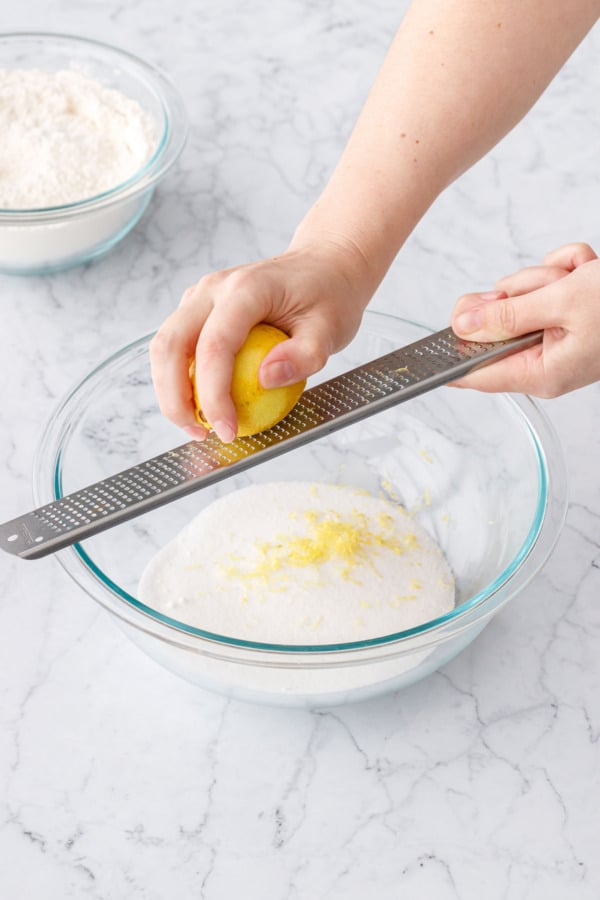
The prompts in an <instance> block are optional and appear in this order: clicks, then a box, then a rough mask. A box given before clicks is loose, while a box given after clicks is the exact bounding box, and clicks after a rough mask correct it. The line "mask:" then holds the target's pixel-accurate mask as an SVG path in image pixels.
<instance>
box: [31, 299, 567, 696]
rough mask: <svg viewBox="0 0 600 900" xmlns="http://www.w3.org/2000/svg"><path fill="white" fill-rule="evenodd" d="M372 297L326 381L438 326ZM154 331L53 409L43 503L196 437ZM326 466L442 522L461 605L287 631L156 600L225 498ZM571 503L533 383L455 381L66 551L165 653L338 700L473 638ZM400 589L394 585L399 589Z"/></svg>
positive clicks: (242, 680) (253, 683)
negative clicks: (353, 635)
mask: <svg viewBox="0 0 600 900" xmlns="http://www.w3.org/2000/svg"><path fill="white" fill-rule="evenodd" d="M427 332H428V329H426V328H424V327H423V326H421V325H418V324H415V323H412V322H408V321H405V320H402V319H398V318H395V317H392V316H388V315H382V314H378V313H372V312H368V313H366V314H365V317H364V319H363V324H362V326H361V329H360V331H359V334H358V335H357V337H356V338H355V339H354V341H353V342H352V343H351V344H350V345H349V346H348V347H347V348H346V349H345V350H343V351H342V352H341V353H338V354H336V356H334V357H333V358H332V359H331V360H330V361H329V363H328V365H327V367H326V369H325V370H324V371H323V372H321V373H319V376H318V377H316V378H315V379H314V382H315V383H316V382H318V381H322V380H325V379H327V378H330V377H333V376H335V375H337V374H340V373H341V372H343V371H345V370H348V369H351V368H354V367H355V366H358V365H361V364H363V363H365V362H367V361H368V360H371V359H374V358H376V357H378V356H382V355H383V354H385V353H388V352H390V351H392V350H394V349H396V348H398V347H401V346H403V345H405V344H408V343H411V342H412V341H415V340H418V339H419V338H422V337H424V336H425V335H426V334H427ZM148 342H149V339H148V338H143V339H141V340H139V341H137V342H135V343H134V344H131V345H129V346H128V347H125V348H124V349H123V350H121V351H120V352H118V353H116V354H115V355H114V356H112V357H110V358H109V359H107V360H106V361H105V362H104V363H102V364H101V365H100V366H99V367H98V368H97V369H95V370H94V371H93V372H91V373H90V374H89V375H88V376H87V377H86V378H85V379H83V381H82V382H81V383H80V384H78V385H77V386H76V387H75V388H74V390H73V391H72V392H71V393H70V394H69V396H68V397H67V398H66V399H65V400H64V402H63V403H62V404H61V405H60V406H59V408H58V410H57V411H56V413H55V414H54V416H53V417H52V419H51V421H50V423H49V425H48V426H47V428H46V430H45V432H44V434H43V436H42V439H41V443H40V447H39V451H38V454H37V460H36V467H35V479H34V480H35V491H36V502H37V503H38V504H40V505H41V504H43V503H47V502H51V501H52V500H54V499H56V498H58V497H60V496H62V495H63V494H65V493H70V492H72V491H74V490H76V489H78V488H80V487H82V486H84V485H85V484H88V483H91V482H93V481H97V480H100V479H101V478H104V477H106V476H108V475H110V474H113V473H114V472H116V471H119V470H121V469H124V468H126V467H128V466H131V465H135V464H136V463H137V462H140V461H142V460H143V459H146V458H148V457H151V456H154V455H156V454H158V453H162V452H164V451H165V450H168V449H170V448H172V447H173V446H175V445H176V444H178V443H181V442H182V441H181V435H180V433H179V432H178V431H177V429H175V428H174V427H173V426H172V425H170V424H169V423H168V422H166V420H164V418H163V417H162V416H161V414H160V412H159V410H158V407H157V405H156V401H155V398H154V392H153V388H152V383H151V379H150V373H149V363H148ZM286 480H289V481H297V480H306V481H324V482H330V483H340V484H346V485H351V486H355V487H357V488H361V489H366V490H368V491H369V492H371V493H373V494H375V495H378V494H383V495H384V496H387V497H389V498H391V499H393V500H395V501H398V502H401V503H402V505H403V506H404V507H405V508H406V509H407V510H409V511H410V512H411V514H412V515H414V517H415V519H416V520H417V521H418V522H419V523H420V524H421V525H423V527H425V528H426V529H427V531H428V532H429V533H430V534H431V535H432V537H433V538H434V539H435V540H436V541H437V542H438V544H439V545H440V547H441V548H442V550H443V551H444V553H445V555H446V557H447V559H448V561H449V563H450V566H451V568H452V570H453V572H454V576H455V579H456V587H457V597H456V608H455V609H453V610H452V611H451V612H450V613H448V614H447V615H444V616H442V617H441V618H439V619H436V620H435V621H433V622H428V623H424V624H423V625H421V626H418V627H416V628H412V629H411V630H409V631H404V632H402V631H398V632H397V633H394V634H388V635H382V636H381V638H377V639H372V640H364V641H360V640H357V641H354V642H351V643H345V644H341V643H340V644H333V645H319V644H316V645H278V644H266V643H262V642H261V641H260V635H256V636H255V638H253V640H242V639H240V638H238V637H236V636H235V635H226V634H213V633H208V632H204V631H202V630H201V629H199V628H193V627H191V626H189V625H186V624H185V623H184V622H179V621H177V620H176V619H173V618H170V617H168V616H166V615H163V614H160V613H158V612H157V611H155V610H152V609H150V608H148V607H145V606H144V605H143V604H142V603H140V601H139V600H138V599H137V596H136V592H137V584H138V580H139V577H140V575H141V573H142V571H143V570H144V568H145V566H146V564H147V563H148V561H149V559H150V558H151V557H152V556H153V555H154V553H155V552H156V551H157V550H158V549H159V548H160V547H162V546H163V545H164V544H165V543H167V542H168V541H169V540H170V539H171V538H172V537H173V536H174V535H175V534H176V533H177V532H179V531H180V530H181V529H182V528H183V527H185V525H187V523H188V522H189V521H190V519H191V518H192V517H193V516H194V515H196V514H197V513H198V512H199V511H200V510H201V509H202V508H204V507H205V506H206V505H207V504H208V503H210V502H211V501H212V500H214V499H215V498H217V497H219V496H221V495H223V494H224V493H226V492H229V491H232V490H235V489H237V488H239V487H241V486H244V485H248V484H260V483H264V482H271V481H286ZM565 509H566V485H565V473H564V465H563V460H562V453H561V449H560V446H559V445H558V443H557V440H556V437H555V434H554V432H553V430H552V428H551V426H550V424H549V423H548V421H547V419H546V417H545V416H544V414H543V413H542V412H541V410H540V409H539V408H538V407H537V405H536V404H535V403H534V402H533V401H532V400H530V399H529V398H527V397H512V396H506V395H489V394H487V395H486V394H481V393H478V392H474V391H467V390H454V389H451V388H440V389H437V390H435V391H431V392H430V393H427V394H424V395H422V396H420V397H417V398H415V399H413V400H410V401H408V402H406V403H402V404H399V405H398V406H396V407H394V408H393V409H391V410H388V411H386V412H383V413H379V414H377V415H375V416H373V417H371V418H369V419H366V420H364V421H362V422H360V423H357V424H355V425H352V426H350V427H348V428H345V429H342V430H341V431H339V432H336V433H335V434H333V435H330V436H329V437H327V438H324V439H320V440H318V441H315V442H314V443H312V444H309V445H306V446H304V447H302V448H300V449H297V450H294V451H291V452H289V453H287V454H284V455H283V456H281V457H279V458H277V459H275V460H272V461H269V462H267V463H264V464H262V465H259V466H256V467H255V468H252V469H249V470H247V471H246V472H244V473H243V474H240V475H238V476H235V477H232V478H229V479H226V480H225V481H223V482H220V483H218V484H216V485H214V486H212V487H207V488H204V489H203V490H201V491H199V492H196V493H195V494H192V495H191V496H188V497H186V498H184V499H182V500H180V501H177V502H174V503H170V504H168V505H167V506H164V507H162V508H160V509H158V510H155V511H153V512H151V513H147V514H145V515H144V516H141V517H139V518H137V519H134V520H132V521H130V522H128V523H125V524H123V525H121V526H118V527H117V528H113V529H110V530H108V531H106V532H104V533H103V534H100V535H97V536H96V537H94V538H91V539H89V540H88V541H86V542H85V545H83V544H82V545H75V546H74V547H72V548H69V549H68V550H65V551H61V552H60V553H59V554H57V559H58V560H59V562H60V564H61V565H62V566H63V568H64V569H65V570H66V571H67V573H68V574H69V575H70V576H71V577H72V578H73V579H74V580H75V581H76V582H77V584H78V585H80V586H81V588H83V590H84V591H86V592H87V593H88V594H89V595H90V596H91V597H93V598H94V599H95V600H96V601H98V602H99V603H100V604H102V605H103V606H104V607H105V608H106V609H107V610H109V611H110V612H111V613H112V615H113V616H114V617H115V620H116V622H117V623H118V624H120V625H121V627H122V628H123V629H124V631H125V632H126V634H127V635H128V636H129V637H130V638H131V639H132V640H133V641H134V642H135V643H136V644H137V645H138V646H139V647H141V648H142V649H143V650H144V651H145V652H146V653H147V654H148V655H149V656H151V657H152V658H153V659H155V660H156V661H157V662H159V663H160V664H161V665H163V666H165V667H166V668H167V669H169V670H170V671H172V672H175V673H176V674H178V675H180V676H181V677H183V678H185V679H187V680H189V681H192V682H194V683H195V684H197V685H199V686H201V687H203V688H206V689H209V690H213V691H218V692H221V693H223V694H226V695H228V696H231V697H237V698H240V699H244V700H249V701H252V702H264V703H271V704H275V705H280V706H282V705H290V706H308V707H323V706H332V705H337V704H340V703H347V702H355V701H358V700H363V699H367V698H370V697H373V696H377V695H379V694H382V693H386V692H389V691H395V690H398V689H400V688H403V687H405V686H406V685H409V684H411V683H413V682H415V681H417V680H418V679H420V678H423V677H424V676H426V675H427V674H429V673H430V672H432V671H434V670H435V669H437V668H439V667H440V666H441V665H443V664H444V663H446V662H447V661H448V660H450V659H451V658H452V657H454V656H455V655H456V654H457V653H459V652H460V651H461V650H462V649H463V648H464V647H465V646H467V645H468V644H469V643H470V642H471V641H472V640H473V639H474V638H475V637H476V636H477V634H479V632H480V631H481V630H482V628H483V627H484V626H485V625H486V624H487V622H489V620H490V619H491V617H492V616H493V615H494V614H495V613H496V612H498V610H499V609H500V608H501V607H502V606H503V605H504V604H505V603H507V602H508V601H509V600H511V599H513V598H514V597H516V596H517V595H518V594H519V593H520V592H521V591H522V590H523V588H524V587H525V586H526V585H527V583H528V582H529V581H530V580H531V578H533V577H534V575H535V574H536V573H537V572H538V571H539V569H540V568H541V566H542V565H543V564H544V563H545V561H546V560H547V558H548V556H549V554H550V552H551V550H552V548H553V546H554V543H555V541H556V538H557V537H558V534H559V531H560V528H561V525H562V523H563V521H564V515H565ZM391 589H392V588H391Z"/></svg>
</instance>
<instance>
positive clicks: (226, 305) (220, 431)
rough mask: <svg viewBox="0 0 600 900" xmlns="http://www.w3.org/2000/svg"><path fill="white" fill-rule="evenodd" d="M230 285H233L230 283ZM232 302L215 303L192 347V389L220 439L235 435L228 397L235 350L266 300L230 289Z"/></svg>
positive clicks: (261, 316)
mask: <svg viewBox="0 0 600 900" xmlns="http://www.w3.org/2000/svg"><path fill="white" fill-rule="evenodd" d="M231 288H232V289H233V286H231ZM231 296H232V297H233V296H235V303H234V302H232V301H229V302H227V301H225V302H222V303H220V304H218V305H215V307H214V309H213V311H212V313H211V315H210V316H209V317H208V319H207V320H206V324H205V326H204V328H203V329H202V331H201V333H200V337H199V339H198V344H197V347H196V390H197V394H198V402H199V405H200V407H201V409H202V413H203V415H204V417H205V418H206V420H207V421H208V422H210V423H211V425H212V427H213V428H214V430H215V432H216V433H217V435H218V436H219V437H220V439H221V440H222V441H223V442H224V443H229V442H230V441H233V440H234V439H235V436H236V434H237V414H236V411H235V406H234V405H233V401H232V399H231V377H232V374H233V363H234V359H235V354H236V353H237V352H238V350H239V349H240V347H241V346H242V344H243V343H244V341H245V340H246V338H247V336H248V333H249V331H250V329H251V328H252V327H253V326H254V325H256V324H258V323H259V322H262V321H264V320H265V315H266V301H265V300H264V299H262V300H261V299H257V298H256V297H255V296H254V294H253V293H249V294H245V293H243V292H242V291H241V290H237V291H236V290H233V293H232V295H231Z"/></svg>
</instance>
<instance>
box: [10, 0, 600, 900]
mask: <svg viewBox="0 0 600 900" xmlns="http://www.w3.org/2000/svg"><path fill="white" fill-rule="evenodd" d="M406 6H407V3H406V0H403V2H402V3H399V4H398V3H392V2H389V0H385V2H384V0H381V2H379V0H378V2H376V4H375V5H373V4H362V3H358V2H356V0H351V2H350V0H347V2H344V3H342V2H341V0H328V2H314V0H282V2H280V3H278V4H273V3H268V2H266V0H256V2H255V3H252V4H241V3H239V2H235V3H234V2H232V0H227V2H223V3H219V4H214V3H213V4H208V3H205V2H201V0H189V2H188V3H186V4H179V5H177V4H175V5H172V7H169V6H168V5H165V4H164V3H162V2H158V0H144V2H141V0H138V2H133V3H127V4H124V3H118V2H113V0H107V2H103V3H100V2H96V0H88V2H85V3H83V2H82V3H76V2H74V0H58V2H56V3H53V4H51V5H48V4H46V3H42V2H41V0H27V2H26V3H25V4H21V5H20V6H18V5H16V4H13V5H11V6H8V7H7V9H5V10H3V22H2V28H3V30H6V31H8V30H20V29H25V28H28V29H33V28H35V29H51V30H63V31H68V32H77V33H81V34H85V35H88V36H92V37H97V38H99V39H104V40H108V41H110V42H115V43H118V44H120V45H121V46H124V47H126V48H128V49H130V50H132V51H133V52H135V53H138V54H140V55H141V56H143V57H145V58H148V59H149V60H152V61H154V62H157V63H159V64H161V65H162V66H163V67H164V68H165V69H166V70H167V71H168V73H169V74H170V75H171V77H172V78H173V79H174V80H175V82H176V83H177V85H178V87H179V88H180V90H181V91H182V93H183V95H184V98H185V101H186V105H187V108H188V112H189V115H190V119H191V123H192V128H191V134H190V141H189V144H188V147H187V149H186V151H185V153H184V155H183V157H182V159H181V162H180V164H179V165H178V166H177V169H176V170H175V171H174V172H173V173H172V174H171V175H170V176H169V177H168V178H167V180H166V181H165V183H164V185H163V186H161V188H160V189H159V191H158V192H157V195H156V197H155V200H154V202H153V204H152V206H151V208H150V210H149V211H148V213H147V214H146V215H145V217H144V218H143V220H142V221H141V222H140V224H139V225H138V227H137V228H136V229H135V230H134V232H133V233H132V234H131V235H130V236H129V237H128V238H127V239H126V240H125V241H124V242H123V243H122V244H121V245H119V246H118V247H117V248H116V249H115V250H114V251H112V252H111V253H110V254H109V255H107V256H106V257H104V258H103V259H101V260H98V261H97V262H96V263H94V264H92V265H89V266H87V267H84V268H81V269H74V270H71V271H69V272H65V273H61V274H57V275H53V276H48V277H40V278H31V279H24V278H20V279H19V278H8V277H2V278H0V297H1V300H0V302H1V304H2V328H0V367H1V369H0V371H1V376H2V379H1V380H2V394H1V398H2V399H1V403H0V479H1V485H2V492H1V496H2V513H3V519H8V518H10V517H11V516H14V515H17V514H18V513H20V512H22V511H23V510H25V509H27V508H29V507H30V505H31V465H32V460H33V456H34V451H35V446H36V442H37V440H38V437H39V434H40V431H41V428H42V425H43V422H44V421H45V419H46V417H47V416H48V415H49V413H50V411H51V409H52V408H53V406H54V404H55V403H56V402H57V400H58V399H59V398H60V397H61V396H62V395H63V394H64V392H65V391H66V390H67V389H68V388H69V387H70V386H71V385H72V384H73V382H75V381H76V380H78V379H79V378H80V377H81V376H82V375H83V374H84V373H85V372H87V371H88V370H89V369H90V368H91V367H92V366H93V365H95V364H97V363H98V362H99V361H100V360H101V359H103V358H104V357H105V356H106V355H107V353H108V352H110V351H112V350H113V349H117V348H119V347H120V346H122V345H123V344H125V343H127V342H128V341H130V340H133V339H135V338H137V337H138V336H140V334H142V333H144V332H147V331H149V330H151V329H152V328H153V327H155V326H157V325H158V324H159V323H160V321H161V320H162V319H163V318H164V316H165V315H166V314H167V313H168V312H169V311H170V309H171V308H172V307H173V305H174V304H175V303H176V302H177V300H178V298H179V295H180V293H181V291H182V290H183V289H184V288H185V287H186V286H187V285H188V284H190V283H192V282H193V281H195V280H196V279H197V278H198V277H199V276H200V275H201V274H202V273H203V272H205V271H207V270H208V269H210V268H213V267H215V266H223V265H232V264H235V263H236V262H241V261H246V260H249V259H252V258H254V257H256V256H259V255H261V254H268V253H273V252H277V251H279V250H281V249H282V248H283V247H284V246H285V243H286V240H287V238H288V237H289V235H290V234H291V232H292V230H293V228H294V226H295V224H296V222H297V221H298V219H299V217H300V216H301V215H302V213H303V212H304V210H305V209H306V207H307V205H308V204H309V203H310V202H311V200H312V199H313V198H314V197H315V196H316V195H317V193H318V191H319V189H320V188H321V186H322V185H323V184H324V182H325V179H326V178H327V175H328V174H329V172H330V171H331V169H332V166H333V165H334V163H335V160H336V158H337V155H338V153H339V152H340V150H341V147H342V146H343V143H344V141H345V139H346V137H347V135H348V133H349V131H350V128H351V127H352V122H353V120H354V117H355V115H356V112H357V111H358V109H359V107H360V104H361V102H362V100H363V99H364V97H365V95H366V92H367V90H368V87H369V84H370V82H371V80H372V78H373V76H374V74H375V72H376V71H377V68H378V66H379V64H380V61H381V59H382V57H383V54H384V52H385V49H386V47H387V46H388V44H389V42H390V40H391V37H392V35H393V33H394V30H395V28H396V25H397V23H398V21H399V18H400V16H401V14H402V12H403V10H404V9H405V8H406ZM599 51H600V33H599V32H598V30H596V31H595V32H594V33H593V34H592V35H591V36H590V37H589V38H588V40H587V41H586V42H585V43H584V44H583V45H582V46H581V47H580V48H579V49H578V50H577V52H576V53H575V54H574V55H573V57H572V58H571V60H570V61H569V63H568V64H567V66H566V67H565V69H564V70H563V72H562V73H561V74H560V75H559V76H558V77H557V79H556V80H555V81H554V83H553V84H552V85H551V86H550V88H549V89H548V91H547V93H546V95H545V96H544V97H543V98H542V99H541V100H540V101H539V103H538V104H537V105H536V107H535V109H534V110H533V111H532V113H531V114H530V115H529V116H528V117H527V119H526V120H524V122H522V123H521V124H520V125H519V126H518V127H517V128H516V129H515V130H514V131H513V133H512V134H511V135H509V136H508V137H507V138H506V139H505V140H504V141H503V142H502V144H501V145H500V146H499V147H497V148H496V149H495V150H494V151H493V152H492V153H491V154H490V155H489V156H488V157H487V158H486V159H485V160H483V161H482V162H480V163H479V164H478V165H477V166H475V167H474V168H473V169H472V170H471V171H470V172H469V173H467V175H465V176H464V177H463V178H462V179H461V180H460V181H459V182H457V183H456V184H455V185H453V186H452V187H451V188H450V189H449V190H448V191H447V192H446V193H445V194H444V196H443V197H441V198H440V199H439V201H438V202H437V203H436V204H435V205H434V207H433V208H432V209H431V210H430V212H429V213H428V214H427V216H426V217H425V218H424V220H423V221H422V223H421V224H420V225H419V226H418V228H417V229H416V231H415V233H414V235H413V236H412V237H411V238H410V240H409V241H408V242H407V245H406V247H405V248H404V250H403V251H402V253H401V254H400V256H399V257H398V260H397V261H396V263H395V264H394V266H393V267H392V269H391V271H390V273H389V275H388V277H387V278H386V280H385V283H384V285H383V286H382V289H381V291H380V293H379V295H378V297H377V298H376V299H375V301H374V306H375V308H379V309H382V310H384V311H397V312H400V313H401V314H403V315H406V316H408V317H411V316H412V317H414V318H416V319H422V320H424V321H426V322H428V323H429V324H431V325H432V326H433V327H443V326H444V325H445V324H446V323H447V317H448V314H449V311H450V309H451V307H452V304H453V302H454V299H455V298H456V297H457V296H458V295H459V294H461V293H463V292H464V291H467V290H472V289H477V288H487V287H490V286H491V284H493V282H494V281H495V279H496V278H497V277H499V276H500V275H503V274H505V273H507V272H509V271H511V270H512V269H515V268H517V267H519V266H521V265H527V264H530V263H533V262H535V261H537V260H538V259H539V258H540V256H541V255H543V253H544V252H546V251H547V250H549V249H551V248H553V247H555V246H558V245H559V244H561V243H564V242H566V241H569V240H585V241H588V242H589V243H591V244H592V245H596V247H598V246H600V233H599V227H598V213H597V210H598V196H599V193H600V170H599V169H598V148H599V146H600V120H599V119H598V116H597V115H596V114H595V113H596V110H597V98H598V96H599V94H600V68H599V67H598V64H597V60H598V56H599ZM599 399H600V388H599V386H598V385H596V386H593V387H590V388H587V389H585V390H582V391H579V392H578V393H576V394H573V395H570V396H567V397H564V398H561V399H560V400H556V401H552V402H548V403H546V404H544V406H545V409H546V410H547V412H548V414H549V415H550V417H551V418H552V420H553V422H554V424H555V427H556V429H557V431H558V433H559V436H560V439H561V442H562V444H563V447H564V450H565V455H566V459H567V464H568V468H569V476H570V497H571V502H570V508H569V514H568V518H567V522H566V525H565V528H564V530H563V533H562V535H561V537H560V539H559V542H558V544H557V547H556V549H555V551H554V553H553V555H552V557H551V559H550V561H549V562H548V563H547V565H546V566H545V568H544V569H543V571H542V572H541V573H540V574H539V575H538V576H537V577H536V578H535V580H534V581H533V582H532V583H531V584H530V585H529V586H528V588H527V589H526V590H525V591H524V592H523V593H522V594H521V596H520V597H519V599H518V600H517V601H515V602H514V603H512V604H511V605H509V606H508V607H506V608H505V609H504V610H503V611H502V612H501V613H500V615H499V616H498V617H497V618H496V619H495V620H494V621H493V622H492V623H491V624H490V625H489V626H488V627H487V628H486V629H485V630H484V631H483V633H482V634H481V635H480V637H479V638H478V639H477V640H476V641H475V643H474V644H473V645H471V646H470V647H469V648H468V649H467V650H466V651H465V652H464V653H462V654H461V655H460V656H459V657H457V658H456V659H455V660H453V661H452V662H451V663H450V664H448V665H447V666H445V667H444V668H443V669H442V670H441V671H439V672H437V673H436V674H434V675H432V676H430V677H429V678H428V679H426V680H425V681H423V682H420V683H418V684H416V685H414V686H413V687H411V688H408V689H406V690H404V691H403V692H401V693H398V694H396V695H393V696H388V697H384V698H381V699H379V700H376V701H371V702H370V703H368V704H359V705H356V706H349V707H344V708H340V709H337V710H332V711H327V712H319V713H310V712H305V711H301V710H277V709H270V708H266V707H254V706H250V705H244V704H241V703H236V702H232V701H227V700H224V699H223V698H221V697H218V696H216V695H211V694H205V693H201V692H199V691H197V690H196V689H194V688H193V687H192V686H191V685H187V684H186V683H184V682H182V681H180V680H178V679H176V678H175V677H174V676H171V675H169V674H168V673H167V672H166V671H163V670H162V669H160V668H159V667H157V666H156V665H155V664H154V663H153V662H152V661H151V660H149V659H146V657H145V656H144V655H142V654H141V653H140V652H138V651H137V650H136V649H135V648H134V647H133V646H132V645H131V644H130V643H129V642H127V641H126V640H125V639H124V638H123V637H122V636H121V634H120V632H119V631H118V630H117V629H116V628H115V627H114V625H113V623H112V622H111V621H110V619H109V618H108V616H107V615H106V614H105V613H104V612H103V611H102V610H101V609H100V608H99V607H97V606H96V605H95V604H94V603H93V602H92V601H91V600H89V599H88V598H87V597H86V596H85V595H84V594H83V593H82V592H81V591H80V589H78V588H77V587H76V585H74V584H72V583H71V582H70V581H69V580H68V579H67V578H66V576H65V574H64V573H63V572H62V570H61V569H60V568H59V567H58V566H57V565H56V564H55V562H54V561H53V560H52V559H49V560H42V561H40V562H37V563H23V562H21V561H19V560H15V559H12V558H10V557H8V556H3V558H2V559H1V560H0V659H1V660H2V668H1V672H0V718H1V723H2V724H1V727H0V859H1V860H2V863H1V865H0V897H2V898H7V900H8V898H10V900H12V898H17V897H18V898H19V900H38V898H40V897H44V898H50V900H67V898H69V900H70V898H77V900H80V898H92V900H130V898H140V900H142V898H143V900H163V898H165V897H170V898H177V900H179V898H182V900H187V898H192V897H194V898H204V900H229V898H231V897H237V896H239V895H240V894H241V893H242V892H243V894H244V896H246V897H248V898H250V900H255V898H256V900H259V898H260V900H305V898H310V900H320V898H327V900H338V898H339V900H341V898H344V900H362V898H364V897H367V896H376V897H378V898H379V900H396V898H398V897H402V898H407V900H409V898H410V900H412V898H417V897H431V898H434V900H481V898H485V900H565V898H568V900H597V897H598V896H599V894H600V861H599V857H598V853H597V835H598V833H599V831H600V812H599V810H600V699H599V697H600V691H599V686H600V653H599V652H598V647H599V641H600V615H599V613H598V597H599V595H600V478H599V477H598V462H597V461H598V459H599V458H600V435H599V431H598V416H597V410H598V401H599Z"/></svg>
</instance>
